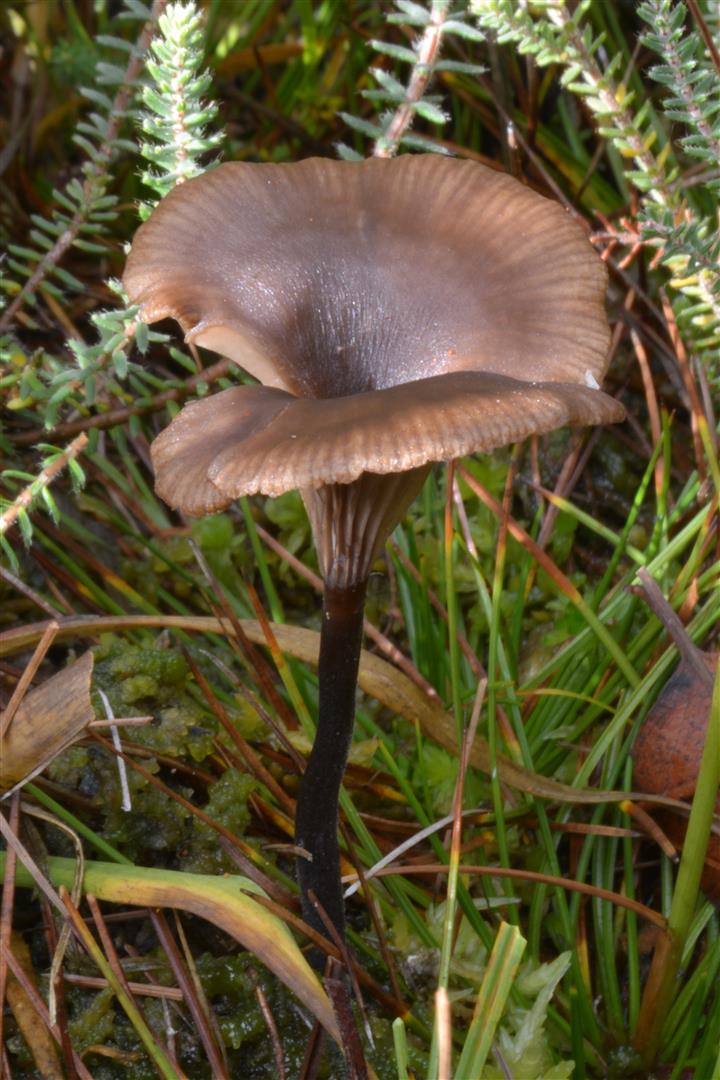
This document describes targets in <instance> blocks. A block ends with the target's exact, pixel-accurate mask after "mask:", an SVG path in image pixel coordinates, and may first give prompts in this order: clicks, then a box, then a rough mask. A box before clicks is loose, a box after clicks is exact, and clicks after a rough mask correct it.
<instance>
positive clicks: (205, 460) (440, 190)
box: [124, 155, 623, 961]
mask: <svg viewBox="0 0 720 1080" xmlns="http://www.w3.org/2000/svg"><path fill="white" fill-rule="evenodd" d="M124 284H125V288H126V289H127V292H128V294H129V296H130V299H131V301H132V302H134V303H138V304H140V317H141V318H142V319H143V320H145V321H146V322H154V321H155V320H157V319H163V318H166V317H168V316H171V317H173V318H175V319H177V321H178V322H179V323H180V325H181V326H182V328H183V330H184V331H185V339H186V341H188V342H193V343H195V344H197V345H202V346H205V347H207V348H209V349H212V350H215V351H217V352H219V353H222V354H223V355H225V356H227V357H230V358H231V359H233V360H235V361H237V363H238V364H239V365H240V366H241V367H242V368H243V369H244V370H245V371H246V372H247V373H249V374H250V375H251V376H254V377H255V378H256V379H257V380H259V382H260V383H261V384H262V385H259V386H258V385H243V386H237V387H234V388H232V389H229V390H224V391H222V392H220V393H217V394H213V395H212V396H210V397H207V398H204V399H202V400H199V401H196V402H194V403H192V404H189V405H186V406H185V408H184V409H183V410H182V411H181V412H180V413H179V415H178V416H177V417H176V418H175V419H174V420H173V422H172V423H171V424H170V426H169V427H168V428H167V429H166V430H165V431H164V432H163V433H162V434H161V435H160V436H159V437H158V438H157V439H156V440H155V442H154V443H153V445H152V460H153V465H154V468H155V475H156V490H157V491H158V493H159V494H160V496H161V497H162V498H163V499H164V500H165V501H166V502H168V503H169V504H170V506H172V507H175V508H176V509H178V510H181V511H183V512H184V513H185V514H189V515H200V514H207V513H214V512H216V511H219V510H222V509H224V508H225V507H227V506H228V505H229V504H230V502H231V501H232V500H233V499H236V498H238V497H239V496H241V495H252V494H255V493H262V494H264V495H280V494H282V493H283V492H285V491H289V490H291V489H294V488H299V489H300V491H301V493H302V497H303V500H304V502H305V506H306V508H307V512H308V515H309V518H310V522H311V526H312V532H313V537H314V541H315V544H316V547H317V552H318V558H319V562H320V566H321V570H322V574H323V578H324V597H323V618H322V629H321V636H320V658H319V687H320V691H319V715H318V725H317V734H316V738H315V743H314V746H313V749H312V753H311V754H310V758H309V760H308V764H307V768H306V771H305V774H304V777H303V780H302V784H301V789H300V794H299V799H298V806H297V818H296V842H297V846H298V848H299V849H301V855H302V856H304V857H300V858H299V859H298V877H299V883H300V891H301V897H302V904H303V913H304V917H305V919H306V921H307V922H308V923H309V924H310V925H311V926H313V927H315V928H316V929H317V930H319V931H320V932H321V933H322V934H324V935H325V936H326V937H327V936H328V934H327V931H326V929H325V927H324V924H323V922H322V920H321V918H320V916H319V914H318V912H317V909H316V907H315V906H314V905H313V903H312V902H311V897H310V894H311V893H314V894H315V897H316V899H317V901H318V902H319V904H320V905H321V906H322V908H323V909H324V910H325V912H326V913H327V915H328V916H329V918H330V919H331V920H332V923H333V924H334V926H335V928H336V930H337V931H338V933H339V934H341V935H342V934H343V928H344V914H343V900H342V889H341V883H340V869H339V847H338V840H337V826H338V796H339V789H340V784H341V781H342V776H343V772H344V768H345V763H346V759H347V754H348V748H349V745H350V741H351V738H352V728H353V721H354V705H355V689H356V677H357V669H358V663H359V657H360V646H361V638H362V619H363V606H364V598H365V588H366V583H367V579H368V574H369V572H370V567H371V565H372V562H373V560H374V559H375V558H376V556H377V555H378V553H379V552H380V551H381V550H382V548H383V545H384V543H385V540H386V539H387V537H388V535H389V534H390V532H391V531H392V529H393V528H394V527H395V526H396V525H397V523H398V522H399V521H400V520H401V518H402V517H403V516H404V514H405V512H406V510H407V509H408V507H409V505H410V503H411V502H412V501H413V499H414V498H415V496H416V495H417V494H418V492H419V491H420V488H421V487H422V484H423V481H424V479H425V477H426V475H427V473H428V471H429V469H430V466H431V463H432V462H440V461H448V460H450V459H451V458H455V457H459V456H461V455H463V454H469V453H473V452H475V451H478V450H482V451H489V450H493V449H495V448H497V447H499V446H503V445H505V444H507V443H510V442H515V441H517V440H520V439H524V438H525V437H526V436H528V435H531V434H537V433H543V432H548V431H552V430H554V429H555V428H558V427H562V426H563V425H565V424H603V423H607V422H610V421H617V420H621V419H622V417H623V409H622V406H621V405H619V404H618V403H617V402H616V401H614V400H613V399H612V398H610V397H608V396H606V395H605V394H603V393H602V392H601V391H600V390H599V383H600V381H601V380H602V377H603V375H604V373H605V368H606V363H607V360H606V357H607V348H608V337H609V331H608V325H607V319H606V316H605V312H604V303H603V301H604V292H605V285H606V272H605V268H604V266H603V265H602V263H601V261H600V260H599V259H598V258H597V257H596V255H595V254H594V253H593V251H592V249H591V247H590V245H589V243H588V241H587V239H586V237H585V235H584V233H583V231H582V229H581V228H580V227H579V226H578V225H577V224H576V223H574V222H573V221H572V220H571V219H570V217H569V216H568V215H567V214H566V213H565V211H563V209H562V208H561V207H560V206H559V205H558V204H556V203H554V202H551V201H549V200H547V199H545V198H543V197H542V196H540V195H538V194H536V193H535V192H534V191H532V190H531V189H530V188H528V187H525V186H524V185H522V184H521V183H519V182H518V181H517V180H514V179H512V178H511V177H508V176H506V175H504V174H502V173H500V172H496V171H494V170H492V169H489V168H486V167H484V166H482V165H479V164H476V163H474V162H470V161H460V160H456V159H450V158H441V157H438V156H435V155H412V156H410V155H408V156H404V157H400V158H396V159H383V160H380V159H370V160H367V161H362V162H346V161H333V160H324V159H309V160H306V161H301V162H299V163H295V164H283V165H275V164H245V163H238V162H233V163H228V164H225V165H221V166H219V167H218V168H215V169H213V170H212V171H210V172H207V173H205V174H204V175H202V176H199V177H197V178H196V179H193V180H189V181H188V182H187V183H184V184H183V185H182V186H180V187H177V188H175V189H174V190H173V191H172V192H171V193H170V194H169V195H168V196H167V197H166V198H165V199H163V201H162V202H161V203H160V205H159V206H158V207H157V208H156V209H155V211H154V212H153V213H152V215H151V216H150V218H149V219H148V221H146V222H145V223H144V224H143V225H142V226H141V227H140V229H139V230H138V232H137V234H136V236H135V240H134V243H133V246H132V251H131V253H130V257H129V259H128V263H127V268H126V270H125V275H124ZM315 960H316V961H317V956H316V957H315Z"/></svg>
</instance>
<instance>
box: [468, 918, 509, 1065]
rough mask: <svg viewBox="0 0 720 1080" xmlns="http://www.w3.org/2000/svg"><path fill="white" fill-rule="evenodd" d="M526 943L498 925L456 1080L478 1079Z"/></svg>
mask: <svg viewBox="0 0 720 1080" xmlns="http://www.w3.org/2000/svg"><path fill="white" fill-rule="evenodd" d="M526 944H527V942H526V941H525V939H524V938H523V937H522V936H521V934H520V931H519V930H518V928H517V926H510V925H509V924H508V923H501V925H500V929H499V930H498V933H497V937H496V938H495V944H494V945H493V950H492V953H491V954H490V959H489V960H488V965H487V968H486V969H485V975H484V976H483V981H482V985H481V987H480V991H479V993H478V996H477V1001H476V1002H475V1010H474V1012H473V1018H472V1022H471V1024H470V1027H469V1029H468V1033H467V1036H466V1038H465V1045H464V1046H463V1052H462V1054H461V1055H460V1061H459V1062H458V1066H457V1069H456V1071H455V1076H456V1077H457V1080H462V1078H463V1077H468V1076H480V1073H481V1071H482V1068H483V1066H484V1064H485V1061H486V1059H487V1056H488V1054H489V1053H490V1048H491V1046H492V1043H493V1039H494V1038H495V1031H496V1030H497V1026H498V1024H499V1023H500V1018H501V1016H502V1014H503V1010H504V1008H505V1002H506V1001H507V999H508V995H509V993H510V991H511V989H512V984H513V979H514V978H515V973H516V972H517V969H518V965H519V963H520V960H521V959H522V955H523V953H524V952H525V946H526Z"/></svg>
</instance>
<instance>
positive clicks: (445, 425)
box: [151, 371, 624, 516]
mask: <svg viewBox="0 0 720 1080" xmlns="http://www.w3.org/2000/svg"><path fill="white" fill-rule="evenodd" d="M623 415H624V410H623V408H622V406H621V405H620V404H619V403H618V402H617V401H615V400H614V399H613V398H611V397H609V396H608V395H606V394H603V393H601V392H600V391H598V390H595V389H591V388H590V387H584V386H579V385H576V384H566V383H557V382H535V383H530V382H524V381H522V380H518V379H512V378H509V377H507V376H504V375H496V374H493V373H490V372H477V371H460V372H453V373H450V374H445V375H438V376H434V377H432V378H428V379H422V380H418V381H415V382H408V383H404V384H402V385H399V386H393V387H390V388H388V389H386V390H373V391H368V392H366V393H364V394H354V395H352V396H349V397H344V398H333V399H330V400H326V399H314V398H295V397H293V395H291V394H288V393H286V392H285V391H283V390H279V389H275V388H272V387H265V386H238V387H233V388H232V389H230V390H224V391H222V392H220V393H219V394H214V395H213V396H211V397H208V398H203V399H201V400H198V401H195V402H192V403H191V404H189V405H186V406H185V408H184V409H183V410H182V411H181V412H180V413H179V414H178V416H176V417H175V419H174V420H173V422H172V423H171V424H170V426H169V427H168V428H166V429H165V431H163V432H162V434H161V435H160V436H158V438H157V439H156V440H155V441H154V443H153V444H152V448H151V454H152V460H153V466H154V468H155V476H156V490H157V492H158V494H159V495H160V496H161V497H162V498H163V499H165V501H166V502H167V503H169V504H170V505H171V506H172V507H175V508H177V509H179V510H182V511H183V512H184V513H186V514H188V515H190V516H199V515H202V514H208V513H215V512H217V511H219V510H222V509H224V508H225V507H226V506H228V505H229V504H230V502H232V501H233V500H234V499H236V498H239V497H240V496H242V495H251V494H255V493H261V494H264V495H281V494H283V493H284V492H286V491H291V490H294V489H303V490H305V491H308V490H313V489H319V488H322V487H323V486H325V485H328V484H349V483H351V482H352V481H354V480H356V479H357V478H358V477H360V476H361V475H362V474H363V473H376V474H380V475H387V474H394V473H403V472H407V471H409V470H412V469H418V468H420V467H422V466H424V465H427V464H428V463H430V462H434V461H449V460H451V459H452V458H456V457H461V456H463V455H464V454H469V453H474V452H476V451H483V452H487V451H490V450H494V449H496V448H497V447H500V446H504V445H507V444H508V443H511V442H517V441H518V440H520V439H524V438H526V437H527V436H529V435H534V434H544V433H546V432H549V431H552V430H554V429H556V428H559V427H563V426H565V425H568V424H570V425H586V424H606V423H612V422H615V421H618V420H622V418H623Z"/></svg>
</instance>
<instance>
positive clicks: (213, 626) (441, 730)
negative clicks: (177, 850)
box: [0, 477, 688, 827]
mask: <svg viewBox="0 0 720 1080" xmlns="http://www.w3.org/2000/svg"><path fill="white" fill-rule="evenodd" d="M470 479H471V480H472V477H471V478H470ZM523 535H525V534H523ZM528 539H529V538H528ZM540 554H541V555H542V554H543V553H540ZM553 565H554V564H553ZM571 588H573V587H572V586H571ZM239 623H240V625H241V627H242V631H243V633H244V635H246V637H247V638H248V639H249V640H250V641H251V642H253V643H254V644H256V645H264V644H265V643H266V642H265V634H264V632H263V630H262V627H261V625H260V623H259V622H256V621H255V620H254V619H242V620H239ZM45 625H46V624H45V623H34V624H32V625H30V626H25V627H21V628H20V629H18V630H8V631H5V633H2V634H0V656H9V655H12V654H13V653H15V652H19V651H21V650H22V649H24V648H27V647H28V646H29V645H31V644H32V643H33V642H34V641H36V640H37V639H38V638H39V637H40V636H41V635H42V633H43V630H44V628H45ZM271 625H272V631H273V635H274V637H275V639H276V640H277V643H278V645H279V647H280V649H281V650H282V651H283V652H286V653H289V654H290V655H291V656H294V657H295V658H296V659H297V660H302V661H303V662H305V663H308V664H317V658H318V648H319V637H320V635H319V634H318V633H317V632H316V631H314V630H305V629H300V628H298V627H294V626H285V625H283V624H279V623H273V624H271ZM138 627H158V628H164V629H177V630H185V631H196V632H200V633H229V632H230V631H229V628H228V627H227V625H225V624H224V623H223V622H222V621H221V620H219V619H216V618H211V617H209V616H200V615H198V616H185V615H112V616H94V615H78V616H73V617H71V618H68V619H62V620H60V629H59V631H58V638H59V639H65V638H68V637H74V636H94V635H96V634H100V633H104V632H106V631H109V630H127V629H131V628H132V629H135V628H138ZM358 685H359V686H360V688H361V690H363V691H364V692H365V693H366V694H369V695H370V696H371V697H374V698H376V700H377V701H380V702H381V703H382V704H383V705H385V706H387V708H388V709H391V710H392V711H393V712H395V713H396V714H398V715H399V716H404V717H405V718H406V719H408V720H410V721H411V722H413V723H415V722H417V723H419V724H420V727H421V728H422V730H423V731H424V733H425V734H426V735H429V736H430V738H432V739H434V740H435V741H436V742H438V743H439V744H440V745H441V746H444V747H445V748H446V749H448V750H450V751H451V752H452V753H455V752H456V750H457V739H456V732H455V723H454V720H453V719H452V718H451V717H450V716H448V714H447V713H446V712H445V710H444V709H443V707H442V706H441V705H440V704H439V702H436V701H434V700H433V699H431V698H429V697H428V696H427V694H424V693H423V692H422V691H421V690H419V689H418V687H417V686H416V685H415V683H413V682H412V681H411V680H410V679H408V678H407V676H406V675H403V673H402V672H401V671H398V670H397V669H396V668H394V667H393V666H392V665H391V664H388V663H387V662H386V661H385V660H381V659H380V658H379V657H377V656H373V655H372V654H371V653H368V652H366V651H365V650H363V652H362V655H361V658H360V671H359V674H358ZM106 745H107V744H106ZM470 764H471V765H472V766H473V768H475V769H480V770H481V771H482V772H484V773H489V772H490V771H491V770H492V768H493V767H494V766H493V762H492V760H491V755H490V750H489V747H488V744H487V740H485V739H482V738H477V739H476V740H475V742H474V744H473V746H472V747H471V751H470ZM497 769H498V771H499V773H500V778H501V779H502V781H503V783H506V784H508V785H509V786H511V787H514V788H516V789H517V790H518V791H525V792H527V793H528V794H530V795H537V796H539V797H540V798H543V799H550V800H551V801H554V802H565V803H578V804H595V803H614V802H620V801H622V800H623V799H635V800H636V801H641V802H652V803H654V804H656V805H659V806H668V807H672V808H673V809H676V810H680V811H681V812H683V813H686V812H687V810H688V807H687V804H686V803H684V802H682V801H681V800H678V799H668V798H665V797H663V796H648V795H645V794H638V793H637V792H629V791H597V790H594V789H592V788H574V787H571V786H570V785H569V784H562V783H560V782H558V781H557V780H552V779H550V778H549V777H545V776H541V775H540V774H537V773H534V772H532V771H531V770H530V769H526V768H524V767H523V766H521V765H516V764H515V763H514V762H513V761H511V760H510V759H509V758H505V757H502V755H497ZM148 779H150V782H151V783H153V782H155V779H156V778H155V777H152V775H151V774H148ZM193 812H195V810H194V811H193ZM197 812H198V813H200V811H197ZM210 824H211V827H215V826H214V825H213V824H212V823H210Z"/></svg>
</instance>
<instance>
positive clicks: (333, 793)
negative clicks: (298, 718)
mask: <svg viewBox="0 0 720 1080" xmlns="http://www.w3.org/2000/svg"><path fill="white" fill-rule="evenodd" d="M366 585H367V582H366V581H362V582H360V583H358V584H355V585H353V586H352V587H349V588H333V587H327V586H326V588H325V593H324V596H323V619H322V629H321V632H320V658H319V663H318V675H319V687H320V693H319V711H318V726H317V733H316V735H315V742H314V744H313V748H312V752H311V754H310V757H309V759H308V763H307V768H306V769H305V773H304V775H303V778H302V782H301V785H300V795H299V798H298V804H297V815H296V819H295V842H296V844H297V846H298V847H300V848H303V849H304V850H305V851H306V852H307V853H308V855H309V856H310V857H309V858H308V857H304V856H303V855H301V856H300V857H299V858H298V863H297V866H298V882H299V885H300V895H301V901H302V910H303V918H304V919H305V921H306V922H307V923H308V924H309V925H310V926H312V927H313V929H315V930H317V931H318V932H319V933H321V934H322V935H323V936H324V937H329V936H330V935H329V934H328V931H327V929H326V927H325V925H324V923H323V921H322V919H321V918H320V915H319V914H318V912H317V909H316V908H315V906H314V905H313V903H312V901H311V900H310V897H309V893H310V892H311V891H312V892H313V893H314V894H315V897H316V898H317V900H318V902H319V903H320V905H321V906H322V908H323V909H324V911H325V912H326V914H327V915H328V917H329V918H330V920H331V921H332V923H333V925H334V926H335V928H336V930H337V931H338V933H339V934H340V936H341V937H344V932H345V915H344V905H343V895H342V885H341V882H340V848H339V845H338V836H337V833H338V799H339V795H340V784H341V783H342V778H343V773H344V772H345V764H346V762H347V757H348V752H349V750H350V743H351V740H352V731H353V723H354V720H355V691H356V687H357V673H358V665H359V663H360V647H361V644H362V629H363V611H364V607H365V590H366ZM309 959H310V962H311V963H312V964H313V966H314V967H317V968H320V969H322V968H323V967H324V956H323V954H322V953H321V951H320V950H314V951H313V953H311V955H310V957H309Z"/></svg>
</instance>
